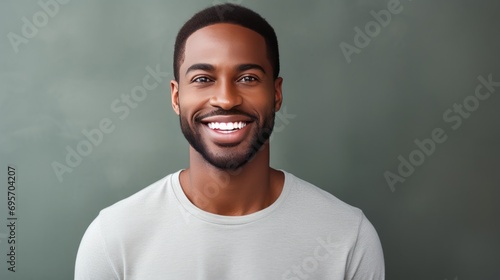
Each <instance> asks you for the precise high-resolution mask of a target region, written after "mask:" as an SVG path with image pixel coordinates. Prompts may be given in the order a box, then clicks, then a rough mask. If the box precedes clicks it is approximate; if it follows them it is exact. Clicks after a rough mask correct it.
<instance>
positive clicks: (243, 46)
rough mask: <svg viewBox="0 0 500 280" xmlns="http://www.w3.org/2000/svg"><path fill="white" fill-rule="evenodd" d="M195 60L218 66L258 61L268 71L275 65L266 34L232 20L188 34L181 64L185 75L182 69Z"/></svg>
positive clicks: (195, 61)
mask: <svg viewBox="0 0 500 280" xmlns="http://www.w3.org/2000/svg"><path fill="white" fill-rule="evenodd" d="M194 63H209V64H213V65H214V66H216V67H218V66H220V67H222V66H225V65H227V66H230V65H237V64H242V63H257V64H260V65H262V66H263V67H264V68H265V69H266V70H270V67H271V65H270V63H269V61H268V59H267V48H266V42H265V39H264V37H262V36H261V35H260V34H259V33H257V32H255V31H253V30H251V29H248V28H246V27H243V26H240V25H236V24H230V23H217V24H213V25H209V26H206V27H203V28H201V29H199V30H197V31H195V32H194V33H193V34H191V36H189V37H188V39H187V40H186V45H185V49H184V61H183V63H182V64H181V65H180V70H181V76H182V75H183V74H184V72H183V71H182V70H183V69H187V67H189V65H192V64H194ZM266 72H267V71H266ZM268 73H271V71H269V72H268Z"/></svg>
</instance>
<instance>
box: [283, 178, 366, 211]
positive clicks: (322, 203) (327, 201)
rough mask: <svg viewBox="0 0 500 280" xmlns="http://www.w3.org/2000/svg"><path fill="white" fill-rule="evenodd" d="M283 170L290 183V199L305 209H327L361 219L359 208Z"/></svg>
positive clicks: (287, 181)
mask: <svg viewBox="0 0 500 280" xmlns="http://www.w3.org/2000/svg"><path fill="white" fill-rule="evenodd" d="M283 172H284V173H285V178H286V179H285V180H286V183H288V184H290V189H291V190H290V195H291V199H294V200H295V203H299V204H301V205H302V206H304V207H306V206H307V208H305V209H312V210H318V211H320V210H321V212H324V211H327V212H330V213H335V214H336V216H339V217H343V218H345V219H349V220H351V219H356V220H360V219H362V216H363V213H362V211H361V210H360V209H359V208H357V207H354V206H352V205H350V204H348V203H346V202H344V201H342V200H340V199H339V198H337V197H336V196H335V195H333V194H331V193H329V192H327V191H325V190H323V189H322V188H320V187H318V186H316V185H314V184H312V183H310V182H307V181H305V180H303V179H301V178H299V177H297V176H295V175H293V174H292V173H289V172H286V171H283Z"/></svg>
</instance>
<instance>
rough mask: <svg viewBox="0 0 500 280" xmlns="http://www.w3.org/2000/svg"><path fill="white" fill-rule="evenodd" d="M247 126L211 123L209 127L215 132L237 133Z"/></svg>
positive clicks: (230, 123)
mask: <svg viewBox="0 0 500 280" xmlns="http://www.w3.org/2000/svg"><path fill="white" fill-rule="evenodd" d="M246 125H247V123H246V122H209V123H208V127H209V128H210V129H213V130H222V131H236V130H239V129H242V128H243V127H245V126H246Z"/></svg>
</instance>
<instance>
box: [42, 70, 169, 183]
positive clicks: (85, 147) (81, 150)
mask: <svg viewBox="0 0 500 280" xmlns="http://www.w3.org/2000/svg"><path fill="white" fill-rule="evenodd" d="M146 72H147V73H148V74H146V75H145V76H144V77H143V78H142V84H141V85H137V86H135V87H133V88H132V89H131V90H130V93H129V94H122V95H121V96H120V98H116V99H115V100H113V101H112V102H111V104H110V106H109V107H110V110H111V112H113V113H115V114H116V116H117V117H118V119H119V120H122V121H123V120H125V119H126V118H127V117H128V116H129V115H130V112H131V110H132V109H135V108H137V107H138V106H139V104H140V103H141V102H143V101H144V100H146V98H147V97H148V96H149V93H148V92H149V91H151V90H154V89H156V88H157V87H158V85H159V84H160V83H161V82H162V81H163V80H164V79H165V78H167V77H168V75H169V73H168V72H161V71H160V65H159V64H157V65H156V68H155V69H153V68H152V67H150V66H147V67H146ZM115 129H116V125H115V123H114V122H113V120H112V119H111V118H107V117H106V118H102V119H101V120H100V121H99V124H98V126H97V127H96V128H93V129H90V130H87V129H83V130H82V131H81V132H82V134H83V136H84V137H85V139H82V140H80V141H79V142H78V143H77V144H76V145H75V146H70V145H67V146H66V156H65V161H64V162H63V163H61V162H59V161H53V162H52V163H51V166H52V169H53V170H54V174H55V175H56V177H57V179H58V180H59V182H62V181H63V175H64V174H65V173H71V172H73V170H74V169H75V168H76V167H78V166H79V165H80V164H81V163H82V162H83V159H84V158H85V157H87V156H89V155H90V154H91V153H92V152H93V151H94V148H95V147H97V146H99V145H100V144H101V143H102V142H103V141H104V138H105V136H106V134H110V133H112V132H113V131H115Z"/></svg>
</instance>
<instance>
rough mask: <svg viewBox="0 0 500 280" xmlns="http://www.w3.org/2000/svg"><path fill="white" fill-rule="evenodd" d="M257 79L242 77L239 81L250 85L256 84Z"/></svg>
mask: <svg viewBox="0 0 500 280" xmlns="http://www.w3.org/2000/svg"><path fill="white" fill-rule="evenodd" d="M258 80H259V79H257V78H256V77H254V76H243V77H242V78H241V79H240V81H242V82H244V83H251V82H256V81H258Z"/></svg>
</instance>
